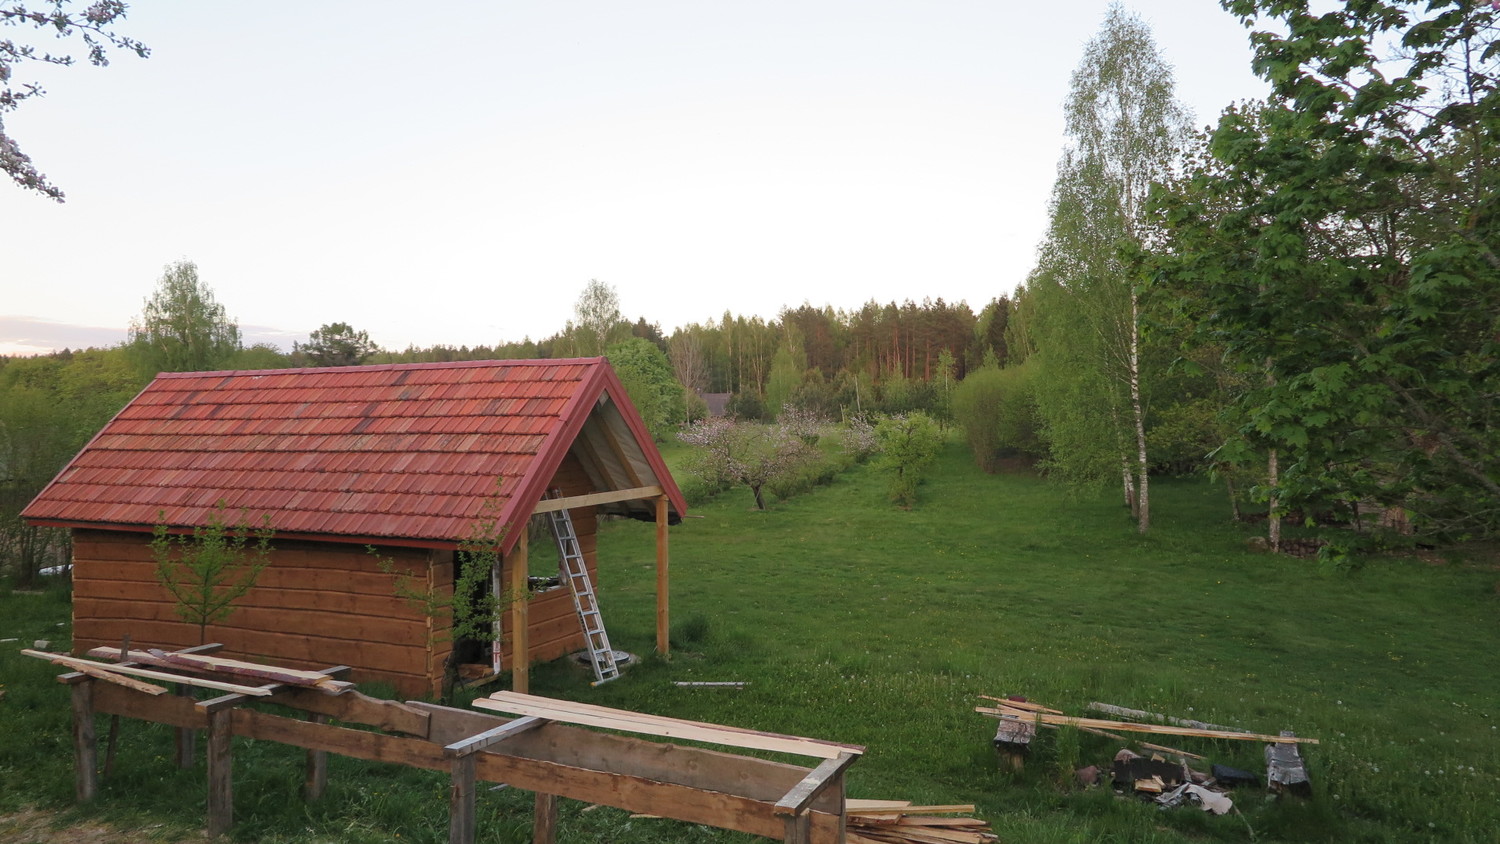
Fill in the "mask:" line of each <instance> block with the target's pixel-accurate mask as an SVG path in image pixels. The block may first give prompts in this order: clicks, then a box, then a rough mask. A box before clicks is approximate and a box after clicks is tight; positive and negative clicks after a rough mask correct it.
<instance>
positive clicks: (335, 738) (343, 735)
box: [233, 708, 449, 771]
mask: <svg viewBox="0 0 1500 844" xmlns="http://www.w3.org/2000/svg"><path fill="white" fill-rule="evenodd" d="M233 713H234V722H233V723H234V734H235V735H237V736H245V737H246V738H255V739H265V740H268V741H278V742H281V743H283V744H293V745H296V746H298V747H302V748H306V749H308V750H323V751H327V752H329V753H337V754H339V755H340V756H349V757H352V758H355V759H367V760H369V761H372V762H390V763H393V764H397V765H408V766H410V767H413V768H421V769H423V770H428V771H446V770H448V767H449V760H448V759H447V757H445V756H444V755H443V748H441V747H439V746H438V745H435V744H432V743H431V742H428V741H425V740H423V739H414V738H400V737H398V736H388V735H384V734H381V733H372V732H368V731H366V730H351V729H349V728H347V727H338V726H334V725H332V724H318V723H314V722H310V721H299V720H297V719H295V718H284V717H282V716H280V715H271V714H269V713H266V712H258V711H256V710H254V709H244V708H237V709H234V710H233Z"/></svg>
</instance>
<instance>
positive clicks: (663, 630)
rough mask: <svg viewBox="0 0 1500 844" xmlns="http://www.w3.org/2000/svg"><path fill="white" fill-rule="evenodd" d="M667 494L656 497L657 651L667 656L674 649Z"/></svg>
mask: <svg viewBox="0 0 1500 844" xmlns="http://www.w3.org/2000/svg"><path fill="white" fill-rule="evenodd" d="M667 503H668V500H667V496H666V495H660V496H658V497H657V499H656V651H657V653H660V654H662V655H663V656H666V655H668V654H670V653H671V651H672V635H671V634H672V617H671V609H670V605H671V592H672V583H671V579H670V577H669V576H668V562H669V558H668V554H667Z"/></svg>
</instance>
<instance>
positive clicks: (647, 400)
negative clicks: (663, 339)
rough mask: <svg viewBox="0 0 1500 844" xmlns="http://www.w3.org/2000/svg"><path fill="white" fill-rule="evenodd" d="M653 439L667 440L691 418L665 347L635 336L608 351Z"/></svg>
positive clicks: (622, 382)
mask: <svg viewBox="0 0 1500 844" xmlns="http://www.w3.org/2000/svg"><path fill="white" fill-rule="evenodd" d="M605 357H606V358H608V359H609V364H610V366H611V367H613V368H614V370H615V374H616V375H617V376H619V378H620V383H621V384H622V385H623V386H624V387H625V392H626V393H627V394H628V395H629V396H630V402H631V404H634V405H635V409H636V411H637V412H639V413H640V414H641V419H642V420H644V421H645V423H646V428H647V430H649V431H650V432H651V436H652V437H654V438H656V439H658V440H665V439H666V437H667V434H668V433H669V432H670V431H671V430H672V429H673V428H674V427H676V426H677V425H680V424H682V422H683V421H684V419H685V418H686V417H687V404H686V402H685V400H684V397H683V389H682V385H681V384H679V383H677V377H676V376H675V375H673V374H672V365H671V363H670V362H668V360H667V356H666V354H665V353H663V352H662V350H661V348H660V347H658V346H657V345H656V344H655V343H652V342H651V341H650V340H646V339H644V338H642V337H631V338H630V339H628V340H625V341H623V342H620V343H616V344H614V345H613V346H610V347H609V349H608V350H606V352H605Z"/></svg>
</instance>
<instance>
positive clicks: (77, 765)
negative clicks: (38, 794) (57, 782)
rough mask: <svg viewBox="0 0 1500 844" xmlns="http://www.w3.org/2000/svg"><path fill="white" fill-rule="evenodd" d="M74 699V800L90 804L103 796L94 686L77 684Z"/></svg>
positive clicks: (73, 690) (73, 694)
mask: <svg viewBox="0 0 1500 844" xmlns="http://www.w3.org/2000/svg"><path fill="white" fill-rule="evenodd" d="M72 696H73V797H74V799H76V800H77V801H78V802H79V803H87V802H89V801H90V800H93V799H94V796H95V795H97V794H98V793H99V742H98V739H97V738H96V737H95V735H94V684H93V682H92V681H89V680H84V681H83V682H80V683H75V684H74V685H73V689H72Z"/></svg>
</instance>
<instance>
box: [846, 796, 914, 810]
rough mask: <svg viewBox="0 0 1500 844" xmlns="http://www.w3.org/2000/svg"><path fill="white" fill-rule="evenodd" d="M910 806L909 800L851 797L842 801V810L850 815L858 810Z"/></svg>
mask: <svg viewBox="0 0 1500 844" xmlns="http://www.w3.org/2000/svg"><path fill="white" fill-rule="evenodd" d="M910 805H911V801H910V800H866V799H863V798H858V797H851V798H849V799H847V800H845V801H844V808H845V809H847V810H848V811H849V812H851V813H853V812H855V811H858V810H860V809H899V808H901V807H902V806H910Z"/></svg>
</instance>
